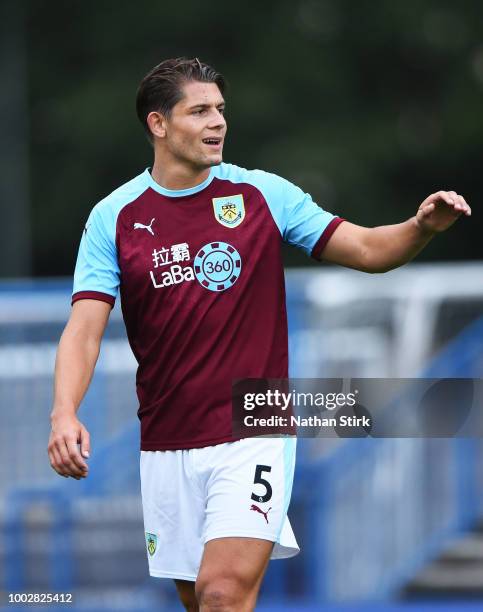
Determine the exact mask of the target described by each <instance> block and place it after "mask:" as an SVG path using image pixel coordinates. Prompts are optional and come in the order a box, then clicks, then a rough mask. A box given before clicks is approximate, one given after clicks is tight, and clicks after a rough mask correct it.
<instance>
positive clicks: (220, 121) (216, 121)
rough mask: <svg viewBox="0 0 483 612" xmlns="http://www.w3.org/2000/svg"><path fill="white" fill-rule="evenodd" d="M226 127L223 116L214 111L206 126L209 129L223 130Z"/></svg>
mask: <svg viewBox="0 0 483 612" xmlns="http://www.w3.org/2000/svg"><path fill="white" fill-rule="evenodd" d="M225 125H226V119H225V116H224V115H223V114H222V113H220V111H219V110H215V111H214V112H213V113H212V115H211V117H210V122H209V124H208V127H209V128H220V127H221V128H223V127H225Z"/></svg>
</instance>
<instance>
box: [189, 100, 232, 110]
mask: <svg viewBox="0 0 483 612" xmlns="http://www.w3.org/2000/svg"><path fill="white" fill-rule="evenodd" d="M210 106H217V107H218V106H225V101H224V100H223V102H218V103H217V104H215V105H213V104H206V103H205V102H201V103H200V104H193V105H192V106H188V110H193V109H195V108H203V109H204V108H210Z"/></svg>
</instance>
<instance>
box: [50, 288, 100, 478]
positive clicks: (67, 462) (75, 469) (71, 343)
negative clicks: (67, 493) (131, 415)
mask: <svg viewBox="0 0 483 612" xmlns="http://www.w3.org/2000/svg"><path fill="white" fill-rule="evenodd" d="M110 312H111V305H110V304H107V303H106V302H102V301H100V300H90V299H83V300H79V301H77V302H75V303H74V305H73V307H72V312H71V316H70V318H69V321H68V323H67V325H66V327H65V330H64V332H63V334H62V337H61V339H60V342H59V348H58V350H57V358H56V362H55V383H54V405H53V409H52V413H51V415H50V418H51V423H52V431H51V434H50V439H49V445H48V453H49V458H50V464H51V465H52V467H53V469H54V470H55V471H56V472H57V473H58V474H60V475H61V476H65V477H68V476H72V477H73V478H76V479H77V480H79V479H80V478H85V477H86V476H87V474H88V466H87V463H86V461H85V459H86V458H87V457H88V456H89V451H90V443H89V433H88V431H87V429H86V428H85V427H84V425H83V424H82V423H81V422H80V421H79V420H78V419H77V416H76V414H77V410H78V409H79V406H80V403H81V401H82V398H83V397H84V395H85V393H86V391H87V388H88V387H89V383H90V381H91V378H92V375H93V373H94V367H95V365H96V362H97V358H98V356H99V350H100V346H101V340H102V336H103V333H104V330H105V328H106V325H107V321H108V319H109V315H110ZM78 445H80V451H79V448H78Z"/></svg>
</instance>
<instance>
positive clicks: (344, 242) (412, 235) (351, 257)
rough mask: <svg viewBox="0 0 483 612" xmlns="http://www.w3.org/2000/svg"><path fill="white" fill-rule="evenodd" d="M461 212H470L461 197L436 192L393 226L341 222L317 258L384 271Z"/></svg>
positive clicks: (402, 261)
mask: <svg viewBox="0 0 483 612" xmlns="http://www.w3.org/2000/svg"><path fill="white" fill-rule="evenodd" d="M461 215H466V216H470V215H471V209H470V207H469V206H468V204H467V203H466V201H465V199H464V198H463V197H462V196H460V195H458V194H457V193H456V192H455V191H438V192H437V193H433V194H431V195H430V196H429V197H427V198H426V199H425V200H424V202H423V203H422V204H421V205H420V207H419V209H418V211H417V213H416V215H415V216H414V217H412V218H411V219H408V220H407V221H404V222H403V223H398V224H397V225H383V226H380V227H374V228H367V227H361V226H359V225H354V224H353V223H348V222H347V221H346V222H344V223H341V224H340V225H339V227H338V228H337V230H336V231H335V232H334V234H333V235H332V236H331V238H330V240H329V242H328V243H327V245H326V246H325V248H324V250H323V251H322V254H321V259H323V260H324V261H329V262H332V263H337V264H340V265H342V266H346V267H348V268H355V269H356V270H361V271H363V272H387V271H388V270H392V269H393V268H397V267H399V266H402V265H403V264H405V263H407V262H408V261H411V259H413V258H414V257H415V256H416V255H417V254H418V253H419V252H420V251H421V250H422V249H423V248H424V247H425V246H426V245H427V244H428V242H429V241H430V240H431V238H433V236H434V235H435V234H436V233H439V232H443V231H445V230H446V229H448V228H449V227H450V226H451V225H453V223H454V222H455V221H456V219H458V217H460V216H461Z"/></svg>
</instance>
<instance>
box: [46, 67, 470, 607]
mask: <svg viewBox="0 0 483 612" xmlns="http://www.w3.org/2000/svg"><path fill="white" fill-rule="evenodd" d="M224 87H225V83H224V79H223V77H222V76H221V75H220V74H219V73H217V72H216V71H215V70H214V69H213V68H211V67H209V66H207V65H206V64H202V63H201V62H199V60H198V59H194V60H188V59H185V58H181V59H176V60H167V61H165V62H162V63H161V64H159V65H158V66H156V67H155V68H154V69H153V70H152V71H151V72H150V73H149V74H148V75H147V76H146V77H145V78H144V79H143V81H142V83H141V85H140V87H139V90H138V95H137V112H138V116H139V119H140V121H141V123H142V124H143V126H144V128H145V130H146V133H147V135H148V137H149V139H150V141H151V143H152V145H153V148H154V165H153V167H152V169H147V170H145V171H144V172H143V173H142V174H140V175H139V176H137V177H136V178H134V179H133V180H131V181H129V182H128V183H126V184H125V185H123V186H121V187H120V188H119V189H117V190H116V191H114V192H113V193H112V194H110V195H109V196H108V197H107V198H105V199H104V200H102V201H101V202H99V203H98V204H97V205H96V206H95V207H94V209H93V210H92V212H91V214H90V216H89V219H88V221H87V224H86V227H85V230H84V233H83V236H82V240H81V245H80V249H79V256H78V261H77V265H76V270H75V278H74V293H73V308H72V313H71V316H70V319H69V322H68V324H67V326H66V328H65V331H64V333H63V335H62V338H61V341H60V344H59V349H58V354H57V362H56V373H55V398H54V406H53V411H52V415H51V420H52V433H51V436H50V441H49V447H48V451H49V456H50V461H51V464H52V467H53V468H54V469H55V470H56V471H57V472H58V473H59V474H61V475H63V476H66V477H68V476H72V477H74V478H77V479H80V478H84V477H86V476H87V474H88V466H87V463H86V458H87V457H88V456H89V434H88V432H87V431H86V429H85V427H84V426H83V425H82V424H81V423H80V422H79V421H78V419H77V417H76V411H77V409H78V407H79V405H80V403H81V400H82V398H83V396H84V393H85V392H86V390H87V387H88V385H89V382H90V380H91V376H92V373H93V370H94V366H95V363H96V360H97V357H98V354H99V347H100V342H101V338H102V335H103V332H104V329H105V326H106V324H107V320H108V317H109V313H110V310H111V307H112V306H113V304H114V301H115V298H116V295H117V293H118V289H120V293H121V297H122V301H121V305H122V311H123V316H124V320H125V323H126V329H127V334H128V338H129V342H130V344H131V347H132V350H133V352H134V355H135V356H136V359H137V360H138V363H139V369H138V372H137V378H136V385H137V393H138V397H139V404H140V406H139V412H138V415H139V418H140V420H141V485H142V498H143V512H144V523H145V530H146V545H147V551H148V561H149V569H150V574H151V575H152V576H158V577H167V578H172V579H174V580H175V583H176V586H177V589H178V592H179V595H180V598H181V601H182V603H183V604H184V606H185V608H186V609H187V610H198V609H200V610H203V611H208V610H215V609H216V610H230V611H246V610H253V608H254V606H255V602H256V598H257V595H258V591H259V587H260V584H261V581H262V578H263V575H264V572H265V570H266V567H267V564H268V561H269V559H270V558H276V557H278V558H283V557H289V556H292V555H294V554H296V553H297V552H298V547H297V543H296V541H295V538H294V535H293V533H292V530H291V527H290V523H289V521H288V518H287V508H288V503H289V500H290V494H291V487H292V477H293V470H294V459H295V440H294V439H293V437H290V436H288V437H281V438H246V439H242V440H237V439H235V438H234V437H233V435H232V423H231V417H232V414H231V384H232V380H233V379H239V378H248V377H250V378H277V379H279V378H286V377H287V376H288V358H287V352H288V351H287V324H286V311H285V295H284V280H283V268H282V258H281V253H280V247H281V243H282V241H285V242H288V243H290V244H293V245H295V246H298V247H300V248H302V249H303V250H304V251H305V252H306V253H307V254H309V255H311V256H312V257H315V258H316V259H323V260H325V261H329V262H334V263H338V264H341V265H344V266H347V267H351V268H355V269H358V270H362V271H365V272H384V271H387V270H390V269H392V268H395V267H397V266H400V265H402V264H404V263H406V262H407V261H409V260H411V259H412V258H413V257H414V256H415V255H416V254H417V253H419V251H420V250H421V249H422V248H423V247H424V246H425V245H426V244H427V243H428V242H429V241H430V240H431V238H432V237H433V236H434V234H435V233H437V232H441V231H443V230H445V229H447V228H448V227H449V226H450V225H451V224H452V223H454V221H455V220H456V219H457V218H458V217H459V216H460V215H462V214H464V215H470V212H471V211H470V208H469V206H468V205H467V203H466V202H465V200H464V198H463V197H461V196H459V195H458V194H456V193H455V192H454V191H440V192H438V193H435V194H432V195H430V196H429V197H428V198H426V199H425V200H424V202H423V203H422V204H421V205H420V207H419V209H418V211H417V213H416V215H415V216H414V217H412V218H411V219H409V220H408V221H405V222H404V223H400V224H398V225H392V226H384V227H376V228H372V229H368V228H364V227H360V226H357V225H353V224H351V223H349V222H347V221H343V220H342V219H340V218H339V217H335V216H334V215H332V214H330V213H328V212H325V211H323V210H322V209H321V208H319V207H318V206H317V205H316V204H315V203H314V202H313V201H312V200H311V198H310V196H309V195H307V194H305V193H303V191H301V190H300V189H299V188H298V187H295V186H294V185H292V184H291V183H289V182H288V181H286V180H284V179H281V178H279V177H277V176H275V175H272V174H268V173H265V172H262V171H259V170H254V171H248V170H245V169H243V168H239V167H237V166H233V165H230V164H224V163H222V151H223V144H224V139H225V134H226V129H227V126H226V121H225V117H224V108H225V101H224V98H223V91H224ZM78 444H79V445H80V451H79V450H78V446H77V445H78Z"/></svg>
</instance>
